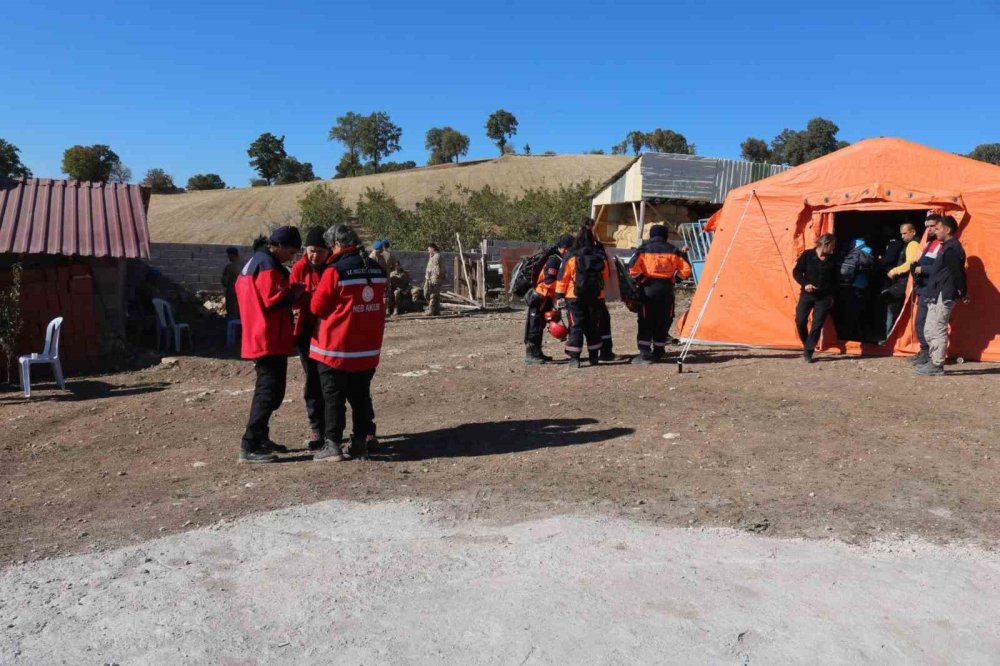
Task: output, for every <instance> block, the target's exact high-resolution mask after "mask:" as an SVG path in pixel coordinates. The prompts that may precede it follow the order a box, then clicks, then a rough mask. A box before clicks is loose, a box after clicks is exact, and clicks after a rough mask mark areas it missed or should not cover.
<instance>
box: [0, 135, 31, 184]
mask: <svg viewBox="0 0 1000 666" xmlns="http://www.w3.org/2000/svg"><path fill="white" fill-rule="evenodd" d="M20 152H21V149H20V148H18V147H17V146H15V145H14V144H12V143H7V142H6V141H4V140H3V139H0V178H31V169H29V168H28V167H26V166H24V164H23V163H22V162H21V156H20Z"/></svg>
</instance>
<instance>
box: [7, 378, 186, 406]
mask: <svg viewBox="0 0 1000 666" xmlns="http://www.w3.org/2000/svg"><path fill="white" fill-rule="evenodd" d="M168 386H170V384H168V383H167V382H150V383H147V384H135V385H130V386H115V385H114V384H109V383H107V382H102V381H99V380H96V379H67V380H66V390H65V391H59V389H57V388H56V387H55V386H52V385H48V384H44V385H42V386H38V385H35V384H32V386H31V392H32V395H31V397H30V398H25V397H24V394H23V393H21V390H20V388H18V390H17V392H15V393H11V394H9V395H5V396H3V397H0V404H13V403H17V402H29V401H30V402H69V401H76V400H96V399H100V398H121V397H124V396H128V395H141V394H143V393H157V392H159V391H162V390H164V389H165V388H167V387H168ZM50 391H54V392H51V393H50ZM40 392H41V394H40Z"/></svg>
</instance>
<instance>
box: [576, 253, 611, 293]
mask: <svg viewBox="0 0 1000 666" xmlns="http://www.w3.org/2000/svg"><path fill="white" fill-rule="evenodd" d="M605 261H606V258H605V257H604V256H603V253H602V254H597V253H596V251H595V250H594V249H593V248H587V249H586V250H584V251H583V252H581V253H580V254H578V255H576V276H575V277H574V279H573V288H574V289H575V291H576V297H577V298H578V299H581V300H597V298H598V297H599V296H600V295H601V292H602V291H604V262H605Z"/></svg>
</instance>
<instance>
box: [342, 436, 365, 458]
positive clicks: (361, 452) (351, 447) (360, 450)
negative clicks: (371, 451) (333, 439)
mask: <svg viewBox="0 0 1000 666" xmlns="http://www.w3.org/2000/svg"><path fill="white" fill-rule="evenodd" d="M343 452H344V455H345V456H347V457H348V458H354V459H355V460H362V459H366V458H368V440H366V439H365V438H364V437H358V436H356V435H353V436H351V438H350V439H349V440H347V443H346V445H345V446H344V447H343Z"/></svg>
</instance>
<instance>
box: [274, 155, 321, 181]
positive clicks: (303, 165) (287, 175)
mask: <svg viewBox="0 0 1000 666" xmlns="http://www.w3.org/2000/svg"><path fill="white" fill-rule="evenodd" d="M313 180H316V174H315V173H313V165H312V162H299V161H298V160H297V159H295V158H294V157H292V156H291V155H289V156H288V157H286V158H285V159H283V160H282V161H281V170H280V171H279V172H278V177H277V178H276V179H275V181H274V182H275V184H277V185H288V184H289V183H308V182H310V181H313Z"/></svg>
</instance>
